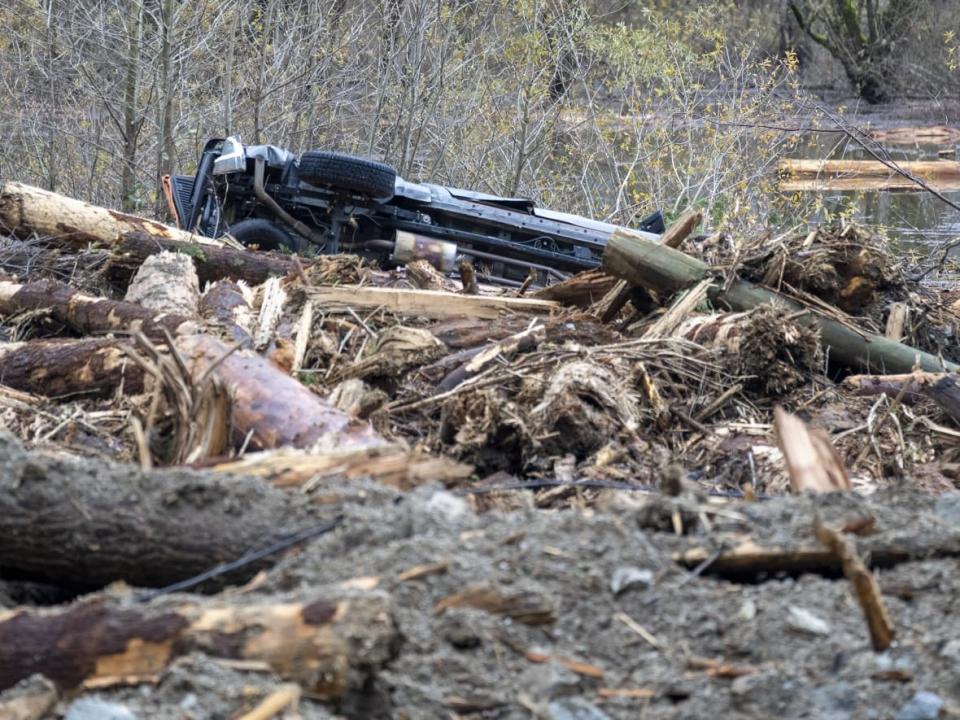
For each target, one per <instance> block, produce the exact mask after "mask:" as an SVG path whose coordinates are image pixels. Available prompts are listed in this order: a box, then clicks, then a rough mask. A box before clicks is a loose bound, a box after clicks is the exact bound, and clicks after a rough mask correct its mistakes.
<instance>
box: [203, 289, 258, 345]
mask: <svg viewBox="0 0 960 720" xmlns="http://www.w3.org/2000/svg"><path fill="white" fill-rule="evenodd" d="M252 295H253V293H252V292H251V290H250V288H248V287H246V285H239V284H237V283H235V282H232V281H230V280H218V281H217V282H215V283H213V284H212V285H210V286H209V287H208V288H207V289H206V292H204V293H203V296H202V297H201V298H200V317H202V318H203V319H204V320H205V321H206V322H207V325H208V326H212V327H213V328H216V329H217V330H219V332H220V333H221V335H222V336H223V337H224V338H225V339H226V340H228V341H229V342H232V343H248V342H250V333H251V331H252V330H253V326H254V324H255V320H254V317H253V309H252V308H251V307H250V299H251V297H252Z"/></svg>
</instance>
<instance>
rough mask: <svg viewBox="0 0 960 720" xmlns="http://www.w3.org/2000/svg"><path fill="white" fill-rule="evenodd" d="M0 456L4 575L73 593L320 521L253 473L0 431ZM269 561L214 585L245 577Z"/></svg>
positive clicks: (198, 568)
mask: <svg viewBox="0 0 960 720" xmlns="http://www.w3.org/2000/svg"><path fill="white" fill-rule="evenodd" d="M0 457H3V458H4V463H3V468H4V470H3V472H2V473H0V576H2V577H4V578H22V579H29V580H36V581H42V582H49V583H54V584H57V585H61V586H66V587H70V588H75V589H77V590H89V589H92V588H98V587H102V586H104V585H106V584H108V583H110V582H113V581H116V580H124V581H126V582H128V583H130V584H133V585H138V586H141V587H160V586H165V585H168V584H170V583H174V582H178V581H180V580H184V579H185V578H189V577H192V576H194V575H196V574H198V573H200V572H203V571H206V570H208V569H210V568H211V567H213V566H215V565H217V564H219V563H223V562H229V561H232V560H236V559H237V558H239V557H241V556H243V555H245V554H246V553H248V552H250V551H251V550H256V549H260V548H263V547H266V546H268V545H270V544H271V543H273V542H276V541H278V540H280V539H282V538H285V537H288V536H290V535H293V534H296V533H298V532H301V531H303V530H305V529H308V528H312V527H315V526H317V525H320V524H321V522H322V518H321V517H320V515H319V514H318V512H317V510H316V508H315V507H313V506H311V505H310V503H309V501H308V500H307V498H305V497H303V496H301V495H298V494H295V493H285V492H283V491H282V490H278V489H276V488H273V487H271V486H269V485H268V484H266V483H264V482H263V481H261V480H259V479H256V478H248V477H240V476H238V477H229V478H226V477H224V476H222V475H217V474H212V473H203V474H201V473H197V472H193V471H187V470H154V471H152V472H149V473H145V472H142V471H141V470H139V469H137V468H134V467H131V466H124V465H114V464H111V463H105V462H102V461H95V460H90V459H78V458H66V457H60V456H58V457H52V456H45V455H42V454H39V453H27V452H26V451H25V450H24V449H23V448H22V447H21V446H20V444H19V442H18V441H17V440H16V439H14V438H13V437H12V436H11V435H8V434H6V433H0ZM273 559H275V558H262V559H260V560H257V561H255V562H252V563H250V564H249V565H246V566H245V567H243V568H240V569H238V570H235V571H233V572H230V573H227V574H226V575H225V576H223V577H222V578H220V582H239V581H244V580H246V579H248V578H250V577H252V576H253V575H254V574H255V573H256V572H257V571H258V570H261V569H263V568H265V567H268V566H269V565H270V564H271V562H272V560H273ZM0 645H6V643H0ZM4 665H5V663H4V662H0V666H4Z"/></svg>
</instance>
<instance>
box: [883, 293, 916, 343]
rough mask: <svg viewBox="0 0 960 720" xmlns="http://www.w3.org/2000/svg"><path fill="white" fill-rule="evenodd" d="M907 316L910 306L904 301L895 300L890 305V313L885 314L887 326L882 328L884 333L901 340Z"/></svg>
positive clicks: (893, 338)
mask: <svg viewBox="0 0 960 720" xmlns="http://www.w3.org/2000/svg"><path fill="white" fill-rule="evenodd" d="M909 317H910V306H909V305H907V304H906V303H902V302H897V303H893V304H892V305H890V313H889V314H888V315H887V326H886V329H885V330H884V335H886V336H887V337H888V338H890V339H891V340H896V341H897V342H900V341H901V340H903V335H904V328H905V327H906V325H907V319H908V318H909Z"/></svg>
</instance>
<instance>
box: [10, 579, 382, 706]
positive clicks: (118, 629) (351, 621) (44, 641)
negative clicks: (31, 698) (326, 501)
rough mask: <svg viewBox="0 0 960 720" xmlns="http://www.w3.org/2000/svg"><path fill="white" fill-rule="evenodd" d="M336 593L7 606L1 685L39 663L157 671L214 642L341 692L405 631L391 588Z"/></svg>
mask: <svg viewBox="0 0 960 720" xmlns="http://www.w3.org/2000/svg"><path fill="white" fill-rule="evenodd" d="M328 593H329V594H328ZM328 593H324V594H311V595H310V596H308V598H307V599H306V600H303V601H295V600H293V601H291V600H278V599H271V598H267V599H265V600H261V601H260V602H259V603H255V604H254V603H247V604H226V603H224V601H223V600H207V599H203V598H190V599H187V600H184V599H183V598H178V599H177V600H176V601H175V602H171V601H167V602H154V603H151V604H150V605H146V606H143V605H132V604H124V603H121V602H118V601H115V600H110V599H107V598H103V597H99V598H94V599H93V600H88V601H86V602H82V603H78V604H75V605H69V606H66V607H65V608H55V609H49V610H37V609H30V610H26V609H24V610H18V611H14V612H11V613H7V614H6V615H4V616H0V690H2V689H5V688H9V687H12V686H13V685H15V684H16V683H17V682H18V681H19V680H22V679H24V678H27V677H30V676H31V675H32V674H34V673H42V674H43V675H45V676H46V677H48V678H50V679H51V680H53V682H54V683H56V685H57V686H58V687H59V688H60V690H61V691H70V690H74V689H78V688H88V689H92V688H103V687H110V686H111V685H118V684H129V683H131V682H149V681H156V680H157V678H158V677H159V676H160V675H162V674H163V672H164V671H165V670H166V669H167V668H168V667H169V665H170V664H171V663H172V662H173V661H174V660H176V659H177V658H178V657H180V656H182V655H185V654H187V653H191V652H205V653H207V654H209V655H212V656H215V657H219V658H226V659H235V660H248V661H249V660H252V661H259V662H263V663H266V664H267V665H268V666H269V667H270V670H271V671H273V672H274V673H276V674H277V675H280V676H281V677H283V678H284V679H285V680H292V681H295V682H297V683H299V684H300V685H301V686H302V687H303V689H304V690H305V691H307V692H310V693H313V694H316V695H318V696H321V697H323V698H335V697H339V696H341V695H343V694H344V693H345V692H346V690H347V688H348V686H349V685H350V681H351V679H358V678H355V677H352V676H356V675H358V674H360V675H362V674H365V673H369V672H371V671H374V670H376V669H378V668H380V667H383V666H384V665H385V664H386V663H387V662H388V661H389V660H390V659H392V657H393V656H394V655H395V652H396V647H397V644H398V641H399V632H398V630H397V626H396V624H395V623H394V619H393V608H392V603H391V602H390V598H389V596H388V595H386V594H384V593H364V594H361V593H353V594H347V593H346V592H345V591H343V590H339V591H337V590H336V589H333V590H330V591H328ZM357 684H360V683H359V682H358V683H357Z"/></svg>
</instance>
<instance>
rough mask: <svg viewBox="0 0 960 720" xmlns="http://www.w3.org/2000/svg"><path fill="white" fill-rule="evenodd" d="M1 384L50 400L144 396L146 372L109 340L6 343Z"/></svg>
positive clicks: (1, 349)
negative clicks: (120, 393) (119, 390)
mask: <svg viewBox="0 0 960 720" xmlns="http://www.w3.org/2000/svg"><path fill="white" fill-rule="evenodd" d="M0 383H3V384H4V385H7V386H9V387H11V388H14V389H15V390H20V391H22V392H28V393H34V394H36V395H45V396H47V397H49V398H59V399H62V398H68V397H71V396H77V395H83V396H84V397H93V398H100V397H109V396H110V395H112V394H113V393H114V392H116V390H117V388H119V387H123V390H124V392H126V393H129V394H136V393H140V392H143V371H142V370H141V369H140V368H139V367H138V366H137V365H136V364H135V363H134V362H133V361H131V359H130V358H129V357H128V356H127V355H126V353H125V352H124V351H123V347H122V343H120V342H118V341H115V340H109V339H105V338H92V339H86V340H32V341H30V342H19V343H0Z"/></svg>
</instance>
